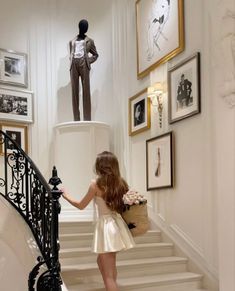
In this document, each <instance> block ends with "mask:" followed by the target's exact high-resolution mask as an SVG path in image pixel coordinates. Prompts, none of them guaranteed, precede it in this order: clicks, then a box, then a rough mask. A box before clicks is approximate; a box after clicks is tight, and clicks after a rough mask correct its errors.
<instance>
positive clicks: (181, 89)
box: [168, 52, 201, 123]
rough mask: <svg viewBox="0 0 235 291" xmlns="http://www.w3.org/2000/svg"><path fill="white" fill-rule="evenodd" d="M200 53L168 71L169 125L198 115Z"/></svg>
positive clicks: (199, 109) (199, 107)
mask: <svg viewBox="0 0 235 291" xmlns="http://www.w3.org/2000/svg"><path fill="white" fill-rule="evenodd" d="M200 95H201V94H200V53H199V52H198V53H196V54H194V55H193V56H190V57H189V58H187V59H185V60H183V61H182V62H180V63H179V64H177V65H176V66H174V67H172V68H171V69H169V70H168V97H169V100H168V101H169V102H168V106H169V123H174V122H176V121H179V120H182V119H184V118H187V117H190V116H193V115H195V114H198V113H200V111H201V106H200V103H201V102H200Z"/></svg>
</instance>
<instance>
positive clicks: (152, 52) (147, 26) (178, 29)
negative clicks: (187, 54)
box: [136, 0, 184, 78]
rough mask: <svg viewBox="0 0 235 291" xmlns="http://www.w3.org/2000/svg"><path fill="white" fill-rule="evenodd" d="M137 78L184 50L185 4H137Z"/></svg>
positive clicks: (153, 0)
mask: <svg viewBox="0 0 235 291" xmlns="http://www.w3.org/2000/svg"><path fill="white" fill-rule="evenodd" d="M136 34H137V75H138V78H143V77H144V76H146V75H147V74H148V73H149V72H150V71H151V70H153V69H155V68H156V67H157V66H159V65H161V64H163V63H165V62H166V61H168V60H169V59H171V58H173V57H174V56H176V55H177V54H179V53H180V52H182V51H183V50H184V0H174V1H172V0H137V1H136Z"/></svg>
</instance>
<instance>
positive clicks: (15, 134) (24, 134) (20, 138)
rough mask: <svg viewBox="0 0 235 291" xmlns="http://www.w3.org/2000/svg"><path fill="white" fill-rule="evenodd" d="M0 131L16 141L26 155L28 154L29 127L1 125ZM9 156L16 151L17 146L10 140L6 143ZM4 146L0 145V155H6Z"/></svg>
mask: <svg viewBox="0 0 235 291" xmlns="http://www.w3.org/2000/svg"><path fill="white" fill-rule="evenodd" d="M0 130H2V131H3V132H5V133H6V134H8V135H9V136H10V138H11V139H12V140H14V141H15V142H16V143H17V144H18V145H19V146H20V147H21V148H22V149H23V151H25V152H26V153H27V152H28V127H27V125H24V124H22V125H21V124H17V123H2V122H1V123H0ZM6 149H7V154H10V153H12V152H13V150H14V149H15V145H14V144H13V143H12V142H11V141H9V140H8V142H7V143H6ZM4 152H5V151H4V144H0V154H4Z"/></svg>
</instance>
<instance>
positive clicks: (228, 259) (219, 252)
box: [0, 0, 235, 291]
mask: <svg viewBox="0 0 235 291" xmlns="http://www.w3.org/2000/svg"><path fill="white" fill-rule="evenodd" d="M184 2H185V50H184V52H182V53H181V54H179V55H177V56H176V57H175V58H173V59H172V60H170V61H169V62H168V63H166V64H162V65H161V66H159V67H158V68H156V69H155V70H153V71H151V72H150V74H149V75H147V76H146V77H144V78H143V79H140V80H137V72H136V68H137V56H136V22H135V20H136V19H135V17H136V15H135V1H134V0H131V1H130V0H113V1H108V0H99V1H92V0H88V1H82V0H79V1H76V0H72V1H69V2H68V1H65V0H43V1H29V0H22V1H20V2H19V1H16V0H9V1H7V2H4V3H2V4H1V10H0V18H1V20H2V21H3V23H4V25H1V26H0V35H1V38H0V48H5V49H13V50H15V51H18V52H24V53H27V54H28V56H29V88H28V89H29V90H32V91H33V92H34V123H33V124H30V125H29V146H30V150H29V154H30V156H31V157H32V158H33V160H34V161H35V162H36V164H37V165H38V167H39V168H40V170H41V171H42V173H43V174H44V175H45V177H49V176H50V171H51V168H52V165H53V163H54V160H53V159H54V140H53V138H54V127H55V125H56V124H58V123H62V122H68V121H71V120H72V106H71V88H70V83H69V72H68V69H69V59H68V41H69V40H70V39H71V38H72V37H73V36H74V35H75V34H76V33H77V23H78V21H79V19H80V18H84V17H85V18H87V19H88V20H89V23H90V28H89V35H90V36H91V37H92V38H94V40H95V43H96V46H97V50H98V52H99V59H98V60H97V62H96V63H94V65H93V66H92V70H91V93H92V112H93V119H94V120H97V121H103V122H106V123H108V124H110V125H111V127H112V139H111V148H112V150H114V152H115V153H116V154H117V155H118V157H119V160H120V166H121V170H122V173H123V175H124V176H125V177H126V179H127V180H128V182H129V184H130V185H131V186H132V187H134V188H136V189H138V190H139V191H140V192H142V193H143V194H146V195H147V197H148V204H149V210H150V211H149V213H150V216H151V218H152V220H153V222H154V223H155V224H157V225H159V226H160V227H161V228H162V229H163V230H164V231H165V233H166V234H167V235H168V236H169V238H171V239H173V240H174V241H175V242H176V243H177V244H178V245H179V246H180V247H181V248H183V250H184V252H185V253H186V254H188V255H189V256H190V257H192V258H194V260H195V261H196V262H197V263H198V265H200V267H201V268H202V269H203V270H204V272H205V273H206V274H207V276H208V277H211V279H212V280H214V281H216V280H218V279H219V280H220V291H228V290H233V289H234V288H235V282H234V279H232V278H233V276H232V274H233V272H234V271H235V259H234V258H235V256H234V253H235V249H234V245H235V235H234V233H235V225H234V221H235V219H234V213H235V212H234V207H235V201H234V191H235V189H234V188H235V186H234V182H233V177H234V169H235V161H234V154H233V153H234V145H235V139H234V120H235V117H234V104H235V102H234V93H232V92H234V91H233V89H232V86H231V84H232V82H230V81H231V80H233V78H234V75H235V73H234V72H235V69H234V62H233V61H234V59H235V57H233V55H235V52H234V48H233V47H234V40H233V39H234V30H233V28H234V13H235V12H234V11H235V7H234V2H233V1H232V0H226V1H213V0H210V1H203V0H199V1H193V0H187V1H184ZM222 2H223V3H222ZM218 23H219V24H220V27H221V28H220V29H218ZM196 52H200V53H201V108H202V110H201V113H200V114H198V115H195V116H193V117H190V118H187V119H184V120H182V121H179V122H177V123H174V124H172V125H169V124H168V110H167V103H168V100H167V96H168V95H167V90H166V92H165V93H164V109H163V110H164V111H163V126H162V128H160V127H159V123H158V114H157V113H156V112H155V110H154V109H153V108H152V109H151V128H150V129H149V130H146V131H144V132H142V133H140V134H138V135H136V136H133V137H130V136H129V135H128V100H129V98H130V97H131V96H133V95H135V94H136V93H138V92H140V91H141V90H143V89H144V88H147V87H148V86H151V85H152V84H154V83H155V82H158V81H161V82H166V80H167V71H168V69H170V68H172V67H173V66H174V65H176V64H178V63H179V62H180V61H182V60H184V59H185V58H187V57H189V56H191V55H192V54H194V53H196ZM224 62H225V65H224ZM221 72H222V73H221ZM223 82H225V83H226V84H228V86H227V88H226V90H227V91H228V93H226V94H223V93H224V92H225V91H226V90H224V88H223V87H222V83H223ZM229 84H230V85H229ZM5 87H6V86H5ZM221 88H222V89H221ZM227 91H226V92H227ZM221 92H222V93H221ZM229 92H230V93H229ZM168 131H173V134H174V154H175V155H174V161H175V164H174V177H175V183H174V187H173V188H169V189H160V190H154V191H146V140H147V139H149V138H152V137H156V136H158V135H160V134H163V133H165V132H168ZM225 225H226V227H225ZM233 287H234V288H233Z"/></svg>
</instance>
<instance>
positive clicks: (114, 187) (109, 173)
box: [95, 151, 129, 213]
mask: <svg viewBox="0 0 235 291" xmlns="http://www.w3.org/2000/svg"><path fill="white" fill-rule="evenodd" d="M95 171H96V174H97V175H98V178H97V186H98V188H99V189H100V190H101V191H102V192H103V196H102V197H103V199H104V200H105V202H106V204H107V206H108V207H109V208H110V209H111V210H113V211H116V212H118V213H121V212H122V210H123V206H124V204H123V200H122V198H123V195H124V194H125V193H126V192H127V191H128V188H129V187H128V185H127V183H126V181H125V180H124V179H123V178H122V177H121V175H120V170H119V163H118V159H117V157H116V156H115V155H114V154H113V153H111V152H108V151H104V152H102V153H100V154H98V156H97V158H96V162H95Z"/></svg>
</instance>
